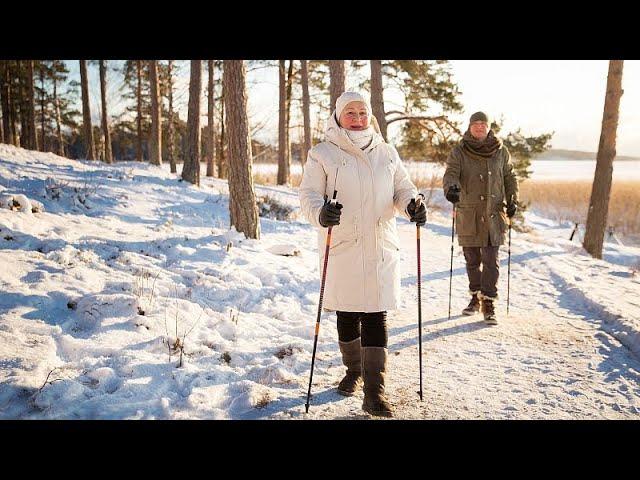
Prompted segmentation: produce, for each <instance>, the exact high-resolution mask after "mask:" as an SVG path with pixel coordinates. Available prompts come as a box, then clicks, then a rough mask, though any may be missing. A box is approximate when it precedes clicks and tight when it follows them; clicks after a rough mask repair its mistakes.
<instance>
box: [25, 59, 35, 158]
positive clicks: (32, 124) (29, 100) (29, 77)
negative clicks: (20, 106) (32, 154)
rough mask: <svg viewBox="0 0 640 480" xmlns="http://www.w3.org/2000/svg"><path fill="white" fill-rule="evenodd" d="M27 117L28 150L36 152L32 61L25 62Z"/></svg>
mask: <svg viewBox="0 0 640 480" xmlns="http://www.w3.org/2000/svg"><path fill="white" fill-rule="evenodd" d="M27 115H28V121H29V148H30V149H31V150H38V138H37V130H36V106H35V91H34V88H33V60H27Z"/></svg>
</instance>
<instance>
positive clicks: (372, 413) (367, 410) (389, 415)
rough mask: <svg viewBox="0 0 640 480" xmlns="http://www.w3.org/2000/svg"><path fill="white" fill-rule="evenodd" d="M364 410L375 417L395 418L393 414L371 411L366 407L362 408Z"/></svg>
mask: <svg viewBox="0 0 640 480" xmlns="http://www.w3.org/2000/svg"><path fill="white" fill-rule="evenodd" d="M362 410H364V411H365V412H367V413H368V414H369V415H373V416H374V417H385V418H391V417H393V412H382V411H377V410H369V409H367V408H364V407H362Z"/></svg>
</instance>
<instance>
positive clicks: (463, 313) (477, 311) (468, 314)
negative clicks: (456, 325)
mask: <svg viewBox="0 0 640 480" xmlns="http://www.w3.org/2000/svg"><path fill="white" fill-rule="evenodd" d="M476 313H480V310H476V311H475V312H465V311H464V310H463V311H462V315H465V316H467V317H470V316H471V315H475V314H476Z"/></svg>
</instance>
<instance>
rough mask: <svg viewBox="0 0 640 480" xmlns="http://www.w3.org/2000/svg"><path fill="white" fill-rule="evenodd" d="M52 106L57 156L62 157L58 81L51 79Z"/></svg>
mask: <svg viewBox="0 0 640 480" xmlns="http://www.w3.org/2000/svg"><path fill="white" fill-rule="evenodd" d="M53 105H54V107H55V109H56V135H57V137H58V152H57V153H58V155H60V156H61V157H64V140H63V139H62V128H61V125H60V124H61V123H62V122H61V120H60V102H59V100H58V80H57V79H56V77H55V74H54V77H53Z"/></svg>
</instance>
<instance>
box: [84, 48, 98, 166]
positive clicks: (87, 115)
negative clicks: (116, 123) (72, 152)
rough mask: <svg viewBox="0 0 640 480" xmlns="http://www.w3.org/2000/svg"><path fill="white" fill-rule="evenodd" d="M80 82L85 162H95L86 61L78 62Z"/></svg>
mask: <svg viewBox="0 0 640 480" xmlns="http://www.w3.org/2000/svg"><path fill="white" fill-rule="evenodd" d="M80 81H81V84H82V119H83V120H82V123H83V128H84V138H85V142H86V155H85V156H86V158H87V160H95V158H96V152H95V147H94V145H93V130H92V128H91V109H90V108H89V81H88V78H87V61H86V60H80Z"/></svg>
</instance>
